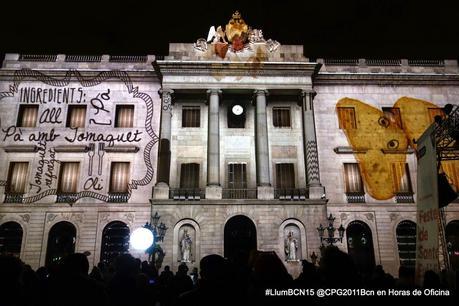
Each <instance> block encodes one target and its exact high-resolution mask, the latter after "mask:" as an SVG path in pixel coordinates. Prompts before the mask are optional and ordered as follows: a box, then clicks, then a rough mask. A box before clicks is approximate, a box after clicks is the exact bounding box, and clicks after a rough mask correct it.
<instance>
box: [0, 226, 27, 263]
mask: <svg viewBox="0 0 459 306" xmlns="http://www.w3.org/2000/svg"><path fill="white" fill-rule="evenodd" d="M21 245H22V227H21V225H20V224H19V223H17V222H13V221H11V222H6V223H3V224H2V225H0V254H4V255H13V256H16V257H19V256H20V254H21Z"/></svg>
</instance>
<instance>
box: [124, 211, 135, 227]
mask: <svg viewBox="0 0 459 306" xmlns="http://www.w3.org/2000/svg"><path fill="white" fill-rule="evenodd" d="M124 217H125V219H126V221H127V223H129V224H132V223H134V214H133V213H126V214H124Z"/></svg>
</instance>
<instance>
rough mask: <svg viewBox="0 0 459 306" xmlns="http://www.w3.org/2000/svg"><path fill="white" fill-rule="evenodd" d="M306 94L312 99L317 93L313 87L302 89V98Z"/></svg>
mask: <svg viewBox="0 0 459 306" xmlns="http://www.w3.org/2000/svg"><path fill="white" fill-rule="evenodd" d="M307 95H308V96H310V97H311V98H313V99H314V97H315V96H316V95H317V92H316V91H315V90H314V89H302V90H301V97H303V98H304V97H305V96H307Z"/></svg>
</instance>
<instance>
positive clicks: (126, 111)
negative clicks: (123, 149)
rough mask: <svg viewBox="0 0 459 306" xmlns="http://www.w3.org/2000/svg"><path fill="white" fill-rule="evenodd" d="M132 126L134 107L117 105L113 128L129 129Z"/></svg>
mask: <svg viewBox="0 0 459 306" xmlns="http://www.w3.org/2000/svg"><path fill="white" fill-rule="evenodd" d="M133 126H134V105H117V106H116V115H115V127H117V128H130V127H133Z"/></svg>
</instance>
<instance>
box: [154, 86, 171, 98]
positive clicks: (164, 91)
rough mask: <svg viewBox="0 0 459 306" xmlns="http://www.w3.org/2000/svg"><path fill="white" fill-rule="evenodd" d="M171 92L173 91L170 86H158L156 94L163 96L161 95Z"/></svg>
mask: <svg viewBox="0 0 459 306" xmlns="http://www.w3.org/2000/svg"><path fill="white" fill-rule="evenodd" d="M173 93H174V90H173V89H171V88H160V89H159V90H158V94H159V95H160V97H161V98H162V97H163V95H172V94H173Z"/></svg>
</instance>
